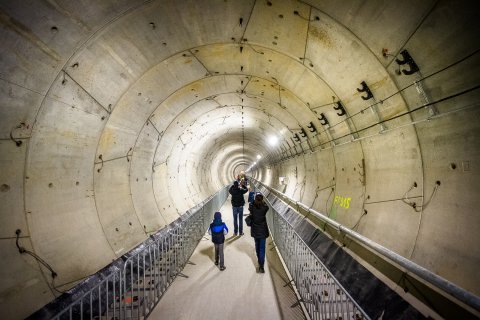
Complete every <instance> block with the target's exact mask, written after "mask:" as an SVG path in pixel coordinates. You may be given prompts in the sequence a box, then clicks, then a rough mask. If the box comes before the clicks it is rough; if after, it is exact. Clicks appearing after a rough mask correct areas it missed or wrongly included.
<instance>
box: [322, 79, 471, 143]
mask: <svg viewBox="0 0 480 320" xmlns="http://www.w3.org/2000/svg"><path fill="white" fill-rule="evenodd" d="M479 88H480V85H476V86H475V87H472V88H469V89H466V90H463V91H461V92H458V93H455V94H452V95H450V96H447V97H444V98H441V99H439V100H436V101H433V102H429V103H427V104H424V105H422V106H420V107H417V108H415V109H412V110H409V111H407V112H404V113H401V114H398V115H396V116H394V117H391V118H389V119H386V120H382V121H378V122H376V123H374V124H372V125H369V126H367V127H365V128H362V129H359V130H357V131H354V132H350V133H348V134H345V135H343V136H340V137H337V138H333V139H331V140H329V141H326V142H324V143H321V144H320V146H322V145H324V144H328V143H331V142H334V141H335V140H338V139H342V138H345V137H347V136H350V135H352V134H358V133H360V132H362V131H365V130H368V129H370V128H373V127H375V126H377V125H379V124H382V123H386V122H389V121H392V120H395V119H397V118H400V117H403V116H405V115H408V114H411V113H414V112H416V111H418V110H421V109H423V108H426V107H428V106H431V105H434V104H437V103H440V102H444V101H447V100H450V99H453V98H456V97H458V96H461V95H464V94H466V93H469V92H471V91H474V90H477V89H479Z"/></svg>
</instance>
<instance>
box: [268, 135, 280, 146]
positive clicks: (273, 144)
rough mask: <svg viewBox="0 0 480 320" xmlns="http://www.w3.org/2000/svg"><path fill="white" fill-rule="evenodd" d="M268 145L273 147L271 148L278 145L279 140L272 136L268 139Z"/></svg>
mask: <svg viewBox="0 0 480 320" xmlns="http://www.w3.org/2000/svg"><path fill="white" fill-rule="evenodd" d="M268 143H269V144H270V145H271V146H275V145H276V144H277V143H278V138H277V137H276V136H270V137H269V138H268Z"/></svg>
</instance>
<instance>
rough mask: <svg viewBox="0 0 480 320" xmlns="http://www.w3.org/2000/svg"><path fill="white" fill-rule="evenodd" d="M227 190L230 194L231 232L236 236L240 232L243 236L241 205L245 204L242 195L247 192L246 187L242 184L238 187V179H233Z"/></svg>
mask: <svg viewBox="0 0 480 320" xmlns="http://www.w3.org/2000/svg"><path fill="white" fill-rule="evenodd" d="M228 192H229V193H230V194H231V195H232V208H233V233H234V235H235V236H236V235H237V234H238V232H240V235H241V236H243V206H244V205H245V198H244V197H243V195H244V194H245V193H247V192H248V189H247V188H246V187H245V186H243V185H242V186H240V187H239V185H238V181H236V180H235V181H234V182H233V185H232V186H231V187H230V189H229V190H228ZM237 219H238V220H237Z"/></svg>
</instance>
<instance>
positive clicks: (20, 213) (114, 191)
mask: <svg viewBox="0 0 480 320" xmlns="http://www.w3.org/2000/svg"><path fill="white" fill-rule="evenodd" d="M0 23H1V31H0V32H1V35H0V39H1V42H2V44H1V54H0V83H1V87H0V88H1V92H0V102H1V103H0V124H1V126H0V128H1V140H0V203H1V205H0V232H1V238H0V257H1V259H0V260H1V261H2V267H1V268H0V317H1V318H2V319H22V318H25V317H28V316H29V315H31V314H32V313H34V312H35V311H36V310H38V309H40V308H42V307H43V306H44V305H45V304H47V303H49V302H51V301H52V300H54V299H55V298H56V297H58V296H59V295H60V294H59V292H57V291H56V290H57V289H59V290H62V291H64V290H67V289H69V288H71V287H73V286H74V285H75V284H77V283H79V281H81V280H82V279H84V278H85V277H87V276H89V275H91V274H94V273H95V272H97V271H98V270H100V269H102V268H103V267H105V266H106V265H108V264H109V263H110V262H112V261H113V260H115V259H117V258H119V257H121V256H122V255H123V254H125V253H126V252H128V251H129V250H131V249H132V248H134V247H135V246H137V245H138V244H139V243H141V242H142V241H144V240H145V239H147V238H148V237H149V235H150V234H152V233H154V232H156V231H158V230H160V229H162V228H164V227H165V226H166V225H168V224H169V223H171V222H172V221H174V220H176V219H177V218H179V216H181V215H182V214H183V213H184V212H185V211H186V210H187V209H189V208H191V207H193V206H195V205H196V204H198V203H200V202H201V201H202V200H204V199H206V198H207V197H209V196H210V195H212V194H214V193H215V192H217V191H218V190H220V189H221V188H222V187H223V186H225V185H227V184H230V183H231V182H232V181H233V177H234V176H235V175H236V174H238V173H239V172H240V171H242V170H243V171H247V175H249V176H251V177H253V178H255V179H257V180H258V181H260V182H261V183H263V184H265V185H266V186H268V187H270V188H273V189H276V190H278V191H280V192H283V193H285V194H286V195H288V196H289V197H291V198H293V199H295V200H296V201H298V202H299V203H302V204H304V205H305V206H306V207H308V208H312V209H315V210H316V211H318V212H321V213H322V214H324V215H326V216H328V217H329V218H331V219H333V220H335V221H337V222H338V223H340V224H342V225H344V226H346V227H348V228H350V229H352V230H354V231H356V232H358V233H359V234H361V235H363V236H365V237H367V238H369V239H371V240H372V241H375V242H376V243H378V244H380V245H382V246H384V247H386V248H388V249H389V250H391V251H393V252H395V253H397V254H399V255H401V256H402V257H405V258H406V259H408V260H410V261H412V262H414V263H416V264H418V265H420V266H422V267H424V268H426V269H428V270H430V271H431V272H433V273H435V274H436V275H439V276H440V277H442V278H445V279H447V280H448V281H450V282H452V283H454V284H455V285H456V286H458V287H460V288H462V289H464V290H466V291H468V292H470V293H472V294H473V295H476V296H478V295H479V294H480V274H479V271H478V268H479V265H480V232H479V230H480V212H479V208H480V193H479V190H480V167H479V160H480V148H479V146H480V121H479V120H480V108H479V107H480V90H479V89H480V11H479V10H478V2H475V1H449V0H424V1H414V0H406V1H381V0H368V1H367V0H348V1H333V0H302V1H293V0H270V1H268V0H267V1H265V0H195V1H194V0H191V1H178V0H177V1H173V0H152V1H145V0H128V1H127V0H120V1H115V0H102V1H93V0H85V1H68V0H38V1H16V0H3V1H0ZM311 223H313V224H315V221H314V220H312V221H311ZM317 227H318V228H319V229H320V225H319V224H318V225H317ZM17 245H18V246H17ZM19 246H20V247H21V248H23V249H24V251H25V250H27V251H29V252H31V253H33V255H35V256H37V257H38V258H39V259H42V260H43V261H45V262H46V263H47V264H48V266H50V267H51V268H52V270H54V272H55V276H54V277H52V274H51V272H50V270H49V269H48V268H46V267H45V265H44V264H42V263H40V262H39V260H38V259H36V258H35V257H33V256H32V255H31V254H30V255H27V254H23V253H22V252H20V251H21V250H19ZM357 247H358V246H357ZM357 249H358V248H357ZM357 249H356V247H353V246H350V245H349V243H346V245H345V246H344V247H343V250H345V251H347V252H351V253H352V254H356V250H357ZM357 255H358V257H357V258H358V259H359V261H362V264H364V265H369V268H370V269H372V270H373V272H375V269H376V267H379V266H378V265H376V264H375V262H373V263H370V264H369V262H372V261H368V259H364V260H362V258H361V254H360V253H358V252H357ZM380 269H381V268H379V270H378V272H379V273H382V271H385V270H380ZM384 269H385V268H384ZM386 269H388V268H386ZM385 272H386V273H387V275H386V276H385V277H384V278H389V276H388V271H385ZM392 283H393V284H394V285H393V286H392V287H393V288H394V289H398V290H401V291H405V290H404V289H405V287H404V286H405V285H406V284H405V283H400V281H399V282H398V283H395V281H392ZM432 303H434V302H432ZM427 307H429V305H428V303H427ZM467 308H468V306H467ZM437 311H438V310H437ZM478 312H479V311H478V310H473V311H472V313H473V314H476V315H477V316H478V314H479V313H478Z"/></svg>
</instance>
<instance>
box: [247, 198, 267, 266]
mask: <svg viewBox="0 0 480 320" xmlns="http://www.w3.org/2000/svg"><path fill="white" fill-rule="evenodd" d="M248 210H249V211H250V214H251V215H252V224H251V229H250V231H251V235H252V237H253V238H254V239H255V251H256V253H257V259H258V271H260V272H261V273H264V272H265V269H264V268H263V266H264V264H265V243H266V241H267V238H268V237H269V236H270V233H269V232H268V225H267V211H268V206H267V205H266V204H265V202H264V201H263V195H262V194H260V193H257V195H256V196H255V200H254V201H253V203H251V204H250V206H249V207H248Z"/></svg>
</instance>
